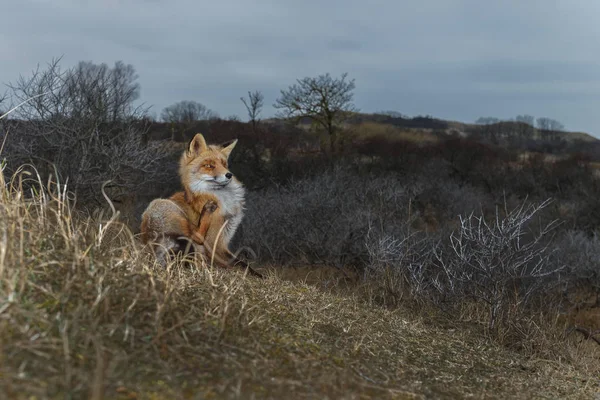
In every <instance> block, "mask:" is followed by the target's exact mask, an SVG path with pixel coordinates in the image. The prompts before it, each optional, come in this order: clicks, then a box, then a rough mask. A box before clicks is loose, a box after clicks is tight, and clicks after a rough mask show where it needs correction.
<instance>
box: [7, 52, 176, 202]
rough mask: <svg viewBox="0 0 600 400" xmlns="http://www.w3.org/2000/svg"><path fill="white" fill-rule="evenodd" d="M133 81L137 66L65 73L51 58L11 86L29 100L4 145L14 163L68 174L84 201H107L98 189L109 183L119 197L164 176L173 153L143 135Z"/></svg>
mask: <svg viewBox="0 0 600 400" xmlns="http://www.w3.org/2000/svg"><path fill="white" fill-rule="evenodd" d="M136 79H137V75H136V74H135V70H134V68H133V67H132V66H130V65H126V64H124V63H121V62H117V63H116V64H115V67H114V68H109V67H108V66H107V65H106V64H99V65H98V64H92V63H89V62H81V63H79V64H78V65H77V66H75V67H74V68H70V69H66V70H63V69H61V67H60V65H59V60H53V61H52V62H51V63H49V65H48V66H47V68H46V69H40V68H39V67H38V68H37V70H35V71H34V72H33V74H32V76H30V77H20V78H19V79H18V80H17V81H16V82H15V83H12V84H10V85H9V88H10V91H11V93H10V94H11V97H12V99H13V101H16V102H22V101H23V100H27V99H30V101H28V102H26V103H24V104H23V105H22V106H21V107H19V108H18V109H17V110H16V111H15V114H16V115H17V118H18V119H20V120H21V121H19V123H18V124H15V128H14V129H12V131H11V132H10V135H9V136H8V140H7V143H6V145H7V149H8V151H6V154H7V155H8V157H7V159H8V162H9V164H10V166H11V168H13V169H16V168H18V167H19V166H20V165H21V164H23V163H32V164H34V165H35V166H36V168H37V169H38V172H39V173H40V174H41V175H42V177H44V178H45V177H48V176H50V175H52V176H54V177H55V178H59V179H60V180H61V182H65V181H66V180H67V179H68V181H69V188H70V190H74V191H75V192H76V193H77V195H78V199H79V200H80V201H82V202H88V201H90V200H98V202H99V203H100V202H103V201H101V200H99V199H101V198H102V196H100V188H101V186H102V185H103V183H104V182H105V181H107V180H110V181H111V183H110V184H109V185H107V186H106V190H107V192H108V193H109V195H110V196H111V197H112V198H113V199H115V200H117V199H118V198H119V197H120V196H124V195H127V193H132V192H134V191H135V190H136V189H137V188H138V187H139V186H140V185H143V184H145V183H146V182H148V181H160V177H161V176H162V175H161V174H164V173H165V171H164V168H163V167H161V165H160V164H161V160H162V159H164V158H165V157H166V156H167V154H168V153H165V152H163V151H162V150H161V149H160V148H159V146H160V145H158V144H147V143H145V142H144V140H143V138H144V134H145V133H146V128H147V125H146V124H145V123H144V122H143V121H142V120H141V118H142V117H144V115H145V111H144V110H143V109H142V108H140V107H134V105H133V102H134V100H135V99H137V97H138V96H139V85H138V84H137V82H136ZM57 175H58V176H57Z"/></svg>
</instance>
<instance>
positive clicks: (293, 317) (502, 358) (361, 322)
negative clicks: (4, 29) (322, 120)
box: [0, 169, 599, 399]
mask: <svg viewBox="0 0 600 400" xmlns="http://www.w3.org/2000/svg"><path fill="white" fill-rule="evenodd" d="M0 176H2V178H1V179H2V180H1V181H0V183H1V184H2V188H3V189H2V192H1V193H0V214H1V215H2V218H1V219H0V296H1V297H0V298H1V299H2V300H1V303H0V355H1V358H0V390H1V391H2V393H4V394H5V396H6V397H7V398H15V399H20V398H23V399H25V398H38V399H44V398H91V399H100V398H123V399H127V398H129V399H132V398H153V399H163V398H164V399H172V398H282V397H289V396H293V397H294V398H425V397H428V398H429V397H435V398H463V397H467V396H476V397H485V398H507V397H510V398H519V397H522V398H532V397H547V398H557V397H560V398H592V396H593V395H594V394H595V393H597V392H598V390H599V387H598V382H597V380H596V377H597V373H598V369H597V357H598V353H597V352H596V353H594V352H593V351H595V350H597V349H594V348H591V347H588V346H589V342H578V341H576V337H570V338H566V339H565V338H564V337H563V335H561V334H560V333H557V337H556V338H550V336H551V335H546V338H540V340H555V341H552V342H546V343H540V345H542V346H543V347H544V349H546V350H548V349H549V347H546V346H552V350H551V351H544V352H538V353H529V354H527V353H525V352H516V351H514V350H509V349H507V348H506V347H502V346H501V345H499V344H498V343H497V342H493V341H490V340H489V338H488V337H487V336H486V335H485V334H483V332H482V331H480V328H478V327H477V325H472V326H471V325H469V324H466V323H461V322H455V321H454V320H453V319H451V318H448V317H445V316H444V315H443V314H441V313H439V312H438V311H435V310H434V309H433V308H431V307H428V306H427V305H424V304H421V305H418V307H417V306H416V305H415V304H413V305H412V306H411V302H410V301H407V302H406V303H405V304H404V305H402V306H396V307H392V308H390V307H386V306H384V305H382V297H381V296H385V293H381V292H380V290H379V286H377V285H376V286H372V285H370V284H368V283H362V284H356V283H355V284H353V285H350V286H348V285H344V284H342V283H341V282H342V280H340V279H337V278H336V274H330V275H329V278H328V279H323V277H324V274H323V272H315V273H317V274H323V275H321V277H320V278H319V279H316V280H314V281H313V282H314V283H312V284H311V283H308V282H306V281H304V280H303V279H298V277H299V276H302V275H304V274H298V275H297V276H296V277H293V276H291V275H289V274H288V275H287V278H286V277H284V276H280V275H281V274H280V273H279V272H277V270H271V272H269V273H268V274H267V275H268V278H267V280H266V281H262V280H256V279H252V278H250V277H247V276H245V275H244V274H242V273H240V272H236V271H222V270H212V269H210V267H207V266H206V265H202V264H197V265H196V266H190V265H189V264H185V263H181V262H179V261H176V262H174V263H173V264H172V265H170V266H169V267H168V268H166V269H162V268H160V267H159V266H157V265H156V264H155V263H154V262H153V261H152V259H150V258H149V257H148V254H147V252H145V251H144V250H143V249H142V248H140V246H139V245H138V242H137V240H136V238H135V237H134V235H132V233H131V232H130V230H129V229H128V228H127V227H126V226H125V225H123V224H122V223H120V222H119V220H118V215H112V216H109V217H110V218H108V217H104V218H103V217H102V216H101V215H100V216H97V217H94V218H92V217H89V216H86V215H81V214H78V213H77V212H76V211H74V210H73V208H72V203H71V201H70V200H69V196H68V192H67V188H66V187H64V186H62V185H60V184H56V183H53V182H50V183H48V184H45V185H42V184H40V181H39V179H37V178H36V176H35V170H32V169H26V170H23V171H21V172H20V173H18V174H17V175H14V176H13V177H8V178H5V177H4V176H3V175H0ZM4 179H10V180H9V181H5V180H4ZM28 179H32V180H34V182H33V183H32V182H29V183H30V184H29V185H28V187H30V188H31V189H30V190H24V189H23V188H24V181H25V180H28ZM383 303H385V301H383ZM463 310H465V311H466V310H467V306H465V307H464V308H463ZM531 323H534V321H531Z"/></svg>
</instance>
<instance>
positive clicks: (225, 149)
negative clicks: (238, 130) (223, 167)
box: [221, 139, 238, 158]
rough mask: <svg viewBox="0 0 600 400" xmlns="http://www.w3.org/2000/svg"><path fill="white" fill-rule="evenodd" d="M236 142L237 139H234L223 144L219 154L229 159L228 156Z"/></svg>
mask: <svg viewBox="0 0 600 400" xmlns="http://www.w3.org/2000/svg"><path fill="white" fill-rule="evenodd" d="M237 141H238V140H237V139H234V140H232V141H230V142H227V143H223V145H222V146H223V148H222V149H221V153H223V154H224V155H225V157H227V158H229V155H230V154H231V151H232V150H233V148H234V147H235V145H236V143H237Z"/></svg>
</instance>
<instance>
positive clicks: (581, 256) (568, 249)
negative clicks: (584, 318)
mask: <svg viewBox="0 0 600 400" xmlns="http://www.w3.org/2000/svg"><path fill="white" fill-rule="evenodd" d="M555 246H556V248H557V250H558V251H557V252H556V254H555V261H554V262H555V263H556V264H559V265H564V266H565V271H564V274H563V281H564V282H565V287H564V294H565V295H566V296H568V297H569V298H570V299H569V302H571V303H575V306H579V305H580V304H578V303H579V302H580V301H581V300H582V299H581V298H579V295H581V294H583V295H587V296H595V303H592V304H591V305H592V306H596V307H599V306H600V238H599V237H598V234H597V233H594V234H592V235H588V234H585V233H584V232H581V231H567V232H565V233H564V234H563V235H562V236H561V237H560V238H559V239H558V240H557V241H556V243H555ZM587 296H585V297H587Z"/></svg>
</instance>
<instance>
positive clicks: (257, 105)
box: [240, 90, 265, 133]
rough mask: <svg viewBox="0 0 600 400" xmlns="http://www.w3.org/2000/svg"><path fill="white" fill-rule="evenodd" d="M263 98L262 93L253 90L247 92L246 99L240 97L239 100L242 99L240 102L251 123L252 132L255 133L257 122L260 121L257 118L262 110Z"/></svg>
mask: <svg viewBox="0 0 600 400" xmlns="http://www.w3.org/2000/svg"><path fill="white" fill-rule="evenodd" d="M264 99H265V97H264V96H263V94H262V93H261V92H260V91H258V90H255V91H254V92H250V91H249V92H248V100H246V99H245V98H244V97H240V100H242V103H244V106H245V107H246V111H247V112H248V119H249V120H250V123H251V124H252V132H254V133H256V131H257V129H258V123H259V122H260V119H259V117H258V116H259V115H260V113H261V111H262V108H263V105H264Z"/></svg>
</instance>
